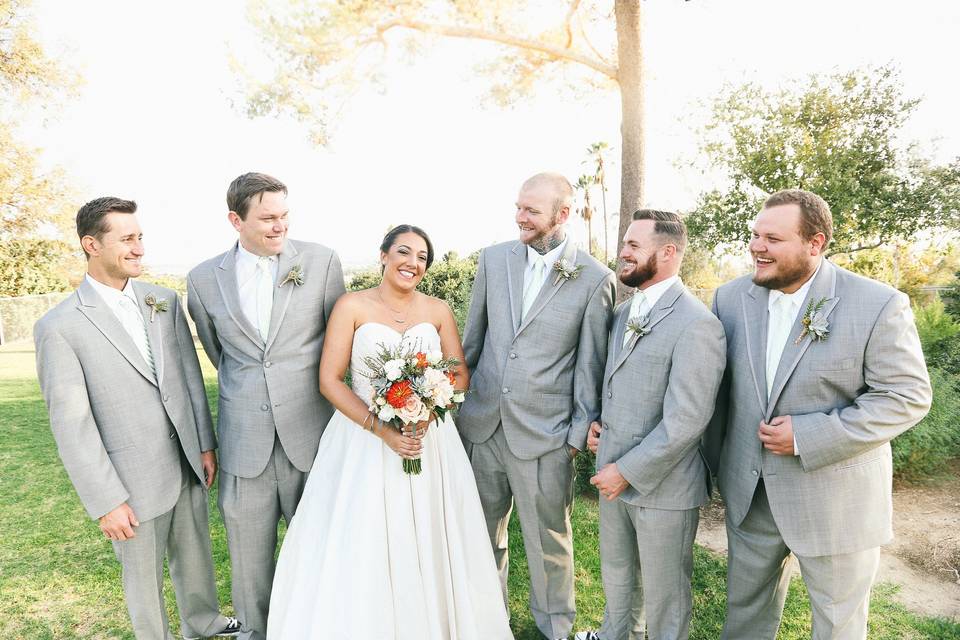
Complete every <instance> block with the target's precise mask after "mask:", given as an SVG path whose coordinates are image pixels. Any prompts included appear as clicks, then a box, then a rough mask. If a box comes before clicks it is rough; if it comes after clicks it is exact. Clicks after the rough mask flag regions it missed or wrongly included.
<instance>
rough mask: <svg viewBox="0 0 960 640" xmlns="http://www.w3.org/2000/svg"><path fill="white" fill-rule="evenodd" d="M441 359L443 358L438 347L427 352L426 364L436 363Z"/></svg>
mask: <svg viewBox="0 0 960 640" xmlns="http://www.w3.org/2000/svg"><path fill="white" fill-rule="evenodd" d="M441 360H443V352H442V351H440V350H439V349H438V350H436V351H431V352H430V353H428V354H427V364H437V363H438V362H440V361H441Z"/></svg>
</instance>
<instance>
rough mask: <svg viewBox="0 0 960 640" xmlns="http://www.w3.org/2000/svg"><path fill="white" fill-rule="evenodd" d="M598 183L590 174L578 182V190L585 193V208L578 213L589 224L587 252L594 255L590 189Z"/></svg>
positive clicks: (581, 177) (578, 210) (583, 176)
mask: <svg viewBox="0 0 960 640" xmlns="http://www.w3.org/2000/svg"><path fill="white" fill-rule="evenodd" d="M596 183H597V181H596V178H595V177H594V176H592V175H590V174H584V175H582V176H580V178H579V179H578V180H577V184H576V188H577V190H578V191H583V207H581V208H580V209H577V213H579V214H580V217H581V218H583V219H584V220H585V221H586V223H587V252H588V253H590V254H593V228H592V225H591V223H590V221H591V220H592V219H593V207H591V206H590V188H591V187H593V185H595V184H596Z"/></svg>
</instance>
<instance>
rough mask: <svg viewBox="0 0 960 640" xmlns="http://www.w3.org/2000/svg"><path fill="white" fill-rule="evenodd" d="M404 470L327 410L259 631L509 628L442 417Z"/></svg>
mask: <svg viewBox="0 0 960 640" xmlns="http://www.w3.org/2000/svg"><path fill="white" fill-rule="evenodd" d="M423 445H424V446H423V458H422V464H423V472H422V473H421V474H420V475H407V474H406V473H404V472H403V469H402V466H401V465H402V463H401V459H400V457H399V456H397V454H395V453H394V452H393V451H392V450H391V449H390V448H389V447H387V446H386V445H385V444H384V443H383V441H382V440H380V438H378V437H376V436H374V435H372V434H370V433H369V432H367V431H365V430H364V429H362V428H361V427H360V426H359V425H357V424H356V423H354V422H353V421H351V420H350V419H349V418H347V417H346V416H344V415H343V414H341V413H340V412H337V413H335V414H334V416H333V418H331V420H330V423H329V424H328V425H327V428H326V431H325V432H324V434H323V438H322V439H321V441H320V449H319V451H318V453H317V458H316V461H315V462H314V465H313V469H312V470H311V472H310V477H309V480H308V482H307V485H306V488H305V489H304V493H303V498H302V499H301V501H300V505H299V507H298V509H297V513H296V516H294V518H293V520H292V522H291V524H290V529H289V531H288V532H287V536H286V539H285V540H284V542H283V547H282V549H281V551H280V558H279V561H278V564H277V571H276V577H275V579H274V583H273V593H272V596H271V600H270V617H269V622H268V630H267V636H268V638H269V639H270V640H291V639H295V638H297V639H299V638H315V639H320V638H323V639H326V638H331V637H335V638H338V639H350V640H446V639H449V640H473V639H477V640H479V639H481V638H482V639H483V640H498V639H512V638H513V635H512V634H511V633H510V628H509V624H508V618H507V612H506V610H505V607H504V602H503V595H502V592H501V588H500V580H499V577H498V576H497V572H496V568H495V565H494V559H493V551H492V550H491V547H490V540H489V537H488V536H487V530H486V525H485V523H484V517H483V511H482V509H481V507H480V499H479V497H478V495H477V487H476V482H475V480H474V477H473V471H472V469H471V467H470V462H469V460H468V459H467V456H466V453H465V452H464V450H463V445H462V443H461V442H460V437H459V434H458V433H457V430H456V426H455V425H454V423H453V421H452V420H450V419H449V417H448V418H447V419H446V420H445V421H444V422H442V423H440V424H439V425H437V424H433V425H431V427H430V429H429V431H428V432H427V434H426V435H425V436H424V439H423Z"/></svg>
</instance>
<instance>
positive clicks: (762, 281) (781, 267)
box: [753, 256, 816, 289]
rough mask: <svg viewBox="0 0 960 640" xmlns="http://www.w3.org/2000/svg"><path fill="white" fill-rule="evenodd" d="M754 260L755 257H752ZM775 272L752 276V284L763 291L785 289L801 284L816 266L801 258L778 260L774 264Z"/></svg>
mask: <svg viewBox="0 0 960 640" xmlns="http://www.w3.org/2000/svg"><path fill="white" fill-rule="evenodd" d="M754 258H756V256H754ZM774 264H775V265H776V270H775V271H774V272H773V273H770V274H768V275H763V276H761V275H759V274H758V273H757V272H756V271H754V274H753V284H755V285H757V286H759V287H764V288H765V289H786V288H789V287H790V286H791V285H800V284H803V283H804V282H805V281H806V280H807V278H809V277H810V275H811V274H812V273H813V272H814V270H815V269H816V265H815V264H814V263H813V262H812V261H808V260H804V259H803V257H802V256H801V257H797V258H792V257H791V258H789V259H785V258H780V259H778V260H777V261H776V262H775V263H774Z"/></svg>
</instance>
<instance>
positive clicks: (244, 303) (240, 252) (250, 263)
mask: <svg viewBox="0 0 960 640" xmlns="http://www.w3.org/2000/svg"><path fill="white" fill-rule="evenodd" d="M269 259H270V271H271V275H272V278H273V285H274V287H273V288H274V289H275V288H276V284H277V272H278V271H279V270H280V261H279V260H278V259H277V256H269ZM259 261H260V256H258V255H256V254H253V253H250V252H249V251H247V250H246V249H244V248H243V244H241V243H239V242H238V243H237V270H236V271H237V293H238V294H239V295H240V309H241V310H242V311H243V315H244V316H246V318H247V320H249V321H250V324H251V325H252V326H253V328H254V329H258V328H259V327H260V322H259V317H260V314H259V311H260V310H259V309H258V306H259V305H258V300H259V296H258V295H257V284H258V282H259V277H258V275H259V267H258V266H257V264H258V263H259ZM265 311H266V310H265ZM266 315H267V316H268V317H269V312H268V311H267V313H266Z"/></svg>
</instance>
